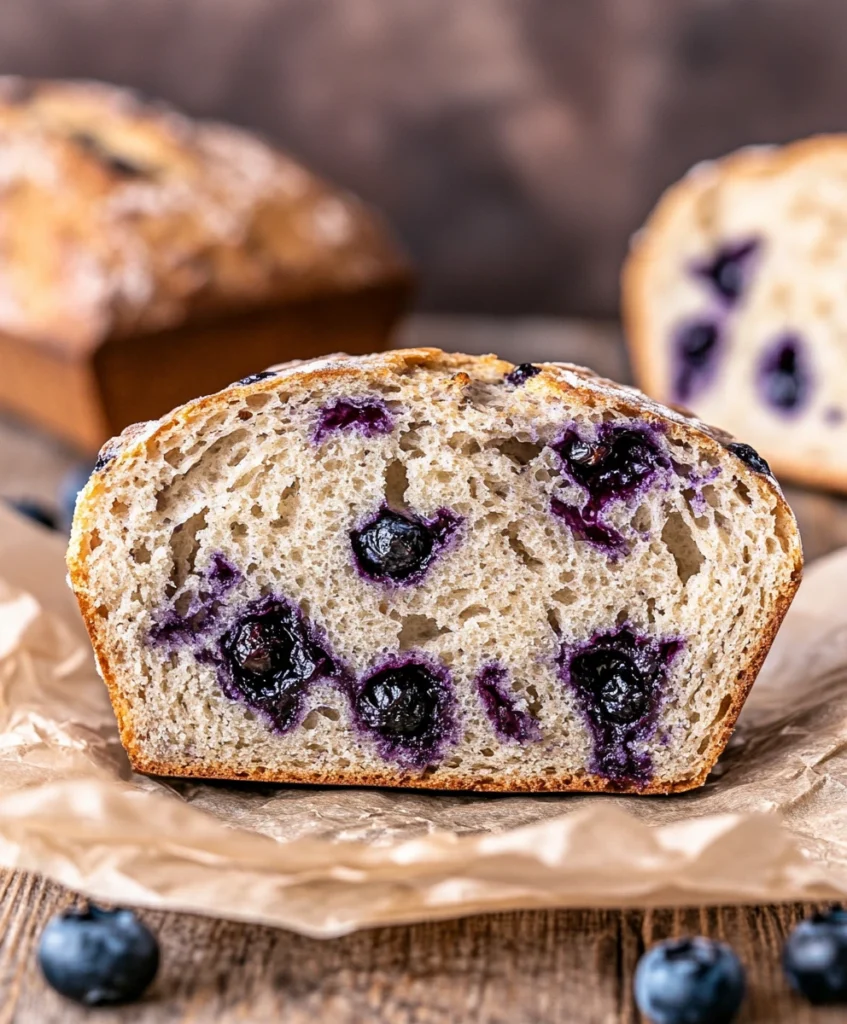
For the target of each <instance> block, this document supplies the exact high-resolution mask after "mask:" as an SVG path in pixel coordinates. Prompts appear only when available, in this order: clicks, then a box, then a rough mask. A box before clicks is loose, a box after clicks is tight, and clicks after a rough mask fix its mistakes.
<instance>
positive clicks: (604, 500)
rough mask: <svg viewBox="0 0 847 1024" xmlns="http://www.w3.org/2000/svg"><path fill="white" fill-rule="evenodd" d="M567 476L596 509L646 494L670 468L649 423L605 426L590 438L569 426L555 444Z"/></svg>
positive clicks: (667, 459) (554, 446)
mask: <svg viewBox="0 0 847 1024" xmlns="http://www.w3.org/2000/svg"><path fill="white" fill-rule="evenodd" d="M552 448H553V451H554V452H555V453H556V454H557V455H558V456H559V458H560V459H561V461H562V467H563V469H564V470H565V473H566V475H567V476H568V477H569V479H570V480H572V481H573V483H575V484H578V485H579V486H580V487H582V488H583V490H585V491H586V492H587V494H588V503H589V505H590V506H591V508H592V510H596V511H598V512H599V511H601V510H602V509H603V508H604V507H605V506H606V505H608V504H609V503H611V502H613V501H619V500H624V501H625V500H629V499H631V498H633V497H635V496H636V495H638V494H641V493H643V492H644V491H645V490H646V489H647V488H648V487H649V486H650V485H651V484H652V483H653V482H654V481H655V480H656V478H657V477H658V476H659V475H660V474H662V473H665V472H666V471H667V470H668V469H669V468H670V460H669V458H668V457H667V455H666V454H665V453H664V451H663V450H662V447H661V444H660V441H659V432H658V430H657V429H656V428H654V427H651V426H649V425H648V424H646V423H629V424H619V423H602V424H601V425H600V427H599V428H598V429H597V431H596V433H595V436H594V437H590V438H586V437H583V436H582V435H581V434H579V433H578V432H577V430H576V429H575V428H573V427H569V428H568V429H567V430H566V431H565V432H564V433H563V434H562V435H561V436H560V437H559V438H558V439H557V440H556V441H554V442H553V445H552Z"/></svg>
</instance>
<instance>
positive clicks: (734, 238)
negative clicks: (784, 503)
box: [623, 135, 847, 491]
mask: <svg viewBox="0 0 847 1024" xmlns="http://www.w3.org/2000/svg"><path fill="white" fill-rule="evenodd" d="M845 211H847V135H845V136H831V137H820V138H812V139H806V140H804V141H801V142H796V143H793V144H791V145H788V146H783V147H765V146H761V147H753V148H749V149H743V150H740V151H739V152H737V153H734V154H732V155H730V156H728V157H725V158H724V159H722V160H718V161H716V162H714V163H705V164H699V165H697V166H696V167H695V168H693V170H692V171H691V172H690V173H689V174H688V175H686V176H685V177H684V178H683V179H682V180H681V181H680V182H679V183H677V184H676V185H674V186H673V187H672V188H670V189H669V190H668V192H667V193H666V194H665V195H664V196H663V197H662V199H661V200H660V202H659V204H658V206H657V207H656V209H655V211H654V212H653V214H652V215H651V216H650V218H649V220H648V222H647V224H646V226H645V227H644V229H643V230H642V231H641V232H640V233H639V234H638V235H637V236H636V238H635V239H634V240H633V244H632V250H631V253H630V256H629V259H628V261H627V264H626V266H625V269H624V274H623V314H624V324H625V329H626V333H627V336H628V339H629V342H630V348H631V353H632V358H633V364H634V369H635V375H636V379H637V381H638V383H639V385H640V386H641V387H643V388H644V390H645V391H647V392H648V393H649V394H651V395H652V396H653V397H655V398H658V399H659V400H661V401H669V402H674V403H678V404H682V405H685V406H687V407H689V408H691V409H693V410H694V411H695V412H696V413H697V414H698V415H699V416H702V417H703V418H704V419H706V420H708V421H709V422H710V423H716V424H717V425H718V426H720V427H723V428H725V429H726V430H729V431H731V432H732V433H733V434H737V435H738V436H739V437H743V438H745V440H747V441H749V442H750V443H751V444H752V445H753V446H754V447H755V448H756V449H757V450H759V451H760V452H761V453H762V455H763V456H764V457H765V458H766V459H767V460H768V462H769V463H770V464H771V465H772V466H773V468H774V470H775V471H776V473H777V475H778V476H780V477H784V478H785V479H788V480H796V481H797V482H799V483H807V484H813V485H822V486H825V487H832V488H836V489H838V490H841V491H847V389H845V384H844V381H845V379H847V288H846V287H845V282H847V213H845Z"/></svg>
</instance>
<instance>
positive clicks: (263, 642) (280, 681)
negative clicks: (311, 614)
mask: <svg viewBox="0 0 847 1024" xmlns="http://www.w3.org/2000/svg"><path fill="white" fill-rule="evenodd" d="M221 651H222V655H223V658H224V660H225V663H226V664H227V665H228V666H229V670H230V672H231V676H232V687H233V689H234V690H235V694H236V695H237V696H240V697H242V698H243V699H244V700H245V701H246V702H247V703H248V704H249V705H250V706H251V707H254V708H257V709H258V710H260V711H262V712H264V713H265V714H266V715H268V717H270V719H271V720H272V721H273V723H274V725H275V726H276V727H277V728H278V729H280V730H285V729H287V728H290V727H291V726H292V725H293V724H294V723H295V721H296V720H297V717H298V713H299V711H300V709H301V706H302V701H303V695H304V693H305V691H306V688H307V687H308V685H309V683H311V682H312V681H313V680H314V679H315V678H317V677H318V676H319V675H321V674H326V673H328V672H330V671H332V668H333V666H332V662H331V660H330V658H329V656H328V655H327V653H326V651H324V650H323V648H322V647H321V646H320V644H319V643H318V642H317V641H316V640H315V639H314V638H313V637H312V636H311V635H310V631H309V628H308V626H307V625H306V623H305V622H304V620H303V617H302V615H301V614H300V612H299V610H298V609H296V608H295V607H294V606H292V605H289V604H287V603H285V602H282V601H275V600H271V601H266V602H265V603H264V605H263V606H262V607H261V609H260V610H257V612H256V613H255V614H252V615H247V616H246V617H244V618H242V619H241V620H240V621H239V622H237V623H236V624H235V625H234V626H233V627H232V629H230V631H229V632H228V633H227V634H226V635H225V636H224V638H223V640H222V641H221Z"/></svg>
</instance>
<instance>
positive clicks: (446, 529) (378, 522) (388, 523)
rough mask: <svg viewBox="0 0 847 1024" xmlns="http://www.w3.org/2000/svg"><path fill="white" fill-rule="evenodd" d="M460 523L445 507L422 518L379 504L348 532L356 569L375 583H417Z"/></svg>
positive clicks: (404, 584)
mask: <svg viewBox="0 0 847 1024" xmlns="http://www.w3.org/2000/svg"><path fill="white" fill-rule="evenodd" d="M461 522H462V520H461V517H459V516H457V515H456V514H455V513H453V512H451V511H450V510H449V509H446V508H440V509H438V510H437V511H436V512H435V515H434V516H433V517H432V518H431V519H425V518H423V517H422V516H417V515H414V514H412V513H409V512H396V511H394V510H393V509H390V508H389V507H388V506H387V505H383V507H382V508H381V509H380V510H379V512H378V513H377V514H376V515H375V516H374V517H373V518H372V519H370V520H368V521H366V522H365V523H363V524H362V526H360V527H359V528H357V529H355V530H352V531H351V532H350V544H351V547H352V549H353V559H354V561H355V564H356V568H357V569H358V571H359V573H360V575H362V576H363V577H365V578H366V579H370V580H374V581H376V582H377V583H387V584H395V585H400V586H406V585H410V584H414V583H420V581H421V580H422V579H423V577H424V576H425V574H426V572H427V570H428V569H429V567H430V566H431V565H432V563H433V562H434V561H435V559H436V558H437V557H438V555H439V554H440V553H441V552H442V551H443V550H444V549H445V548H446V547H447V545H448V544H449V543H450V542H451V541H452V540H453V538H454V537H455V534H456V531H457V530H458V528H459V526H460V525H461Z"/></svg>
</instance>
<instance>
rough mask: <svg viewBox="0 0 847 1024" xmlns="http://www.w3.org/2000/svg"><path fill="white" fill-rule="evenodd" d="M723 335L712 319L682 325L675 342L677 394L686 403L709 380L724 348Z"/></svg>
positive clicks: (675, 388)
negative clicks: (721, 347)
mask: <svg viewBox="0 0 847 1024" xmlns="http://www.w3.org/2000/svg"><path fill="white" fill-rule="evenodd" d="M720 340H721V334H720V330H719V329H718V326H717V324H715V323H714V322H713V321H711V320H694V321H692V322H691V323H688V324H685V325H684V326H682V327H681V328H680V329H679V330H678V332H677V334H676V340H675V342H674V374H673V395H674V398H675V399H676V401H679V402H686V401H688V400H689V399H690V398H692V397H693V396H694V395H696V394H697V393H698V392H699V391H701V390H702V389H703V387H704V386H705V385H706V384H707V383H708V381H709V379H710V378H711V376H712V374H713V371H714V366H715V361H716V359H717V356H718V353H719V349H720Z"/></svg>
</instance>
